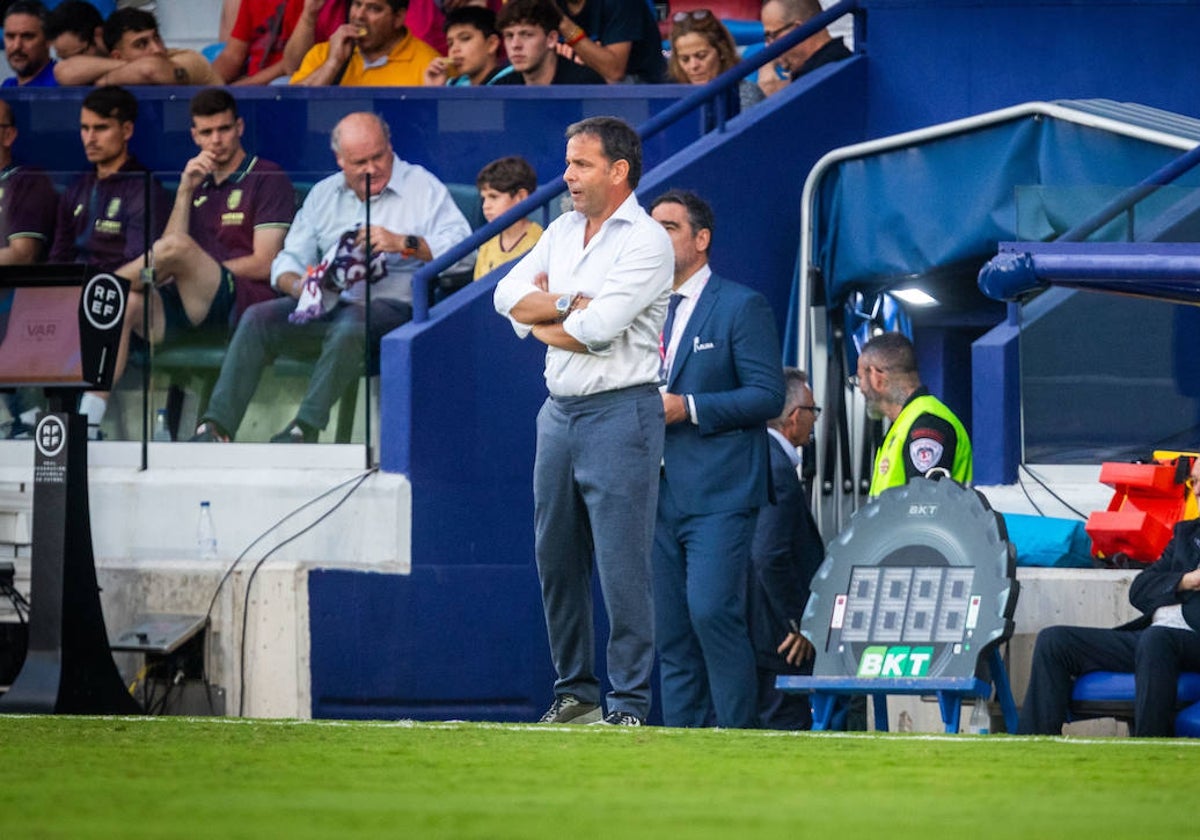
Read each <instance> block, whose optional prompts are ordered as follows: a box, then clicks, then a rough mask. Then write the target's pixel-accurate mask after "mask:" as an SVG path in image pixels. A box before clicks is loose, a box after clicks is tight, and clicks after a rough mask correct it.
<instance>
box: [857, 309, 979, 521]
mask: <svg viewBox="0 0 1200 840" xmlns="http://www.w3.org/2000/svg"><path fill="white" fill-rule="evenodd" d="M855 379H856V380H857V382H858V387H859V390H860V391H862V395H863V397H865V398H866V401H867V414H868V416H870V417H871V418H872V419H875V420H881V419H883V418H884V417H886V418H888V420H890V421H891V426H890V427H889V428H888V431H887V434H886V435H885V436H884V438H883V444H882V445H881V446H880V447H879V452H878V453H877V454H876V456H875V470H874V472H873V474H872V476H871V489H870V492H869V495H870V497H871V498H875V497H876V496H878V495H879V494H880V493H882V492H883V491H884V490H887V489H888V488H890V487H901V486H903V485H904V484H906V483H908V480H909V479H910V478H916V477H919V476H924V475H927V474H928V473H929V472H930V470H934V469H939V468H940V469H943V470H945V471H946V473H948V474H949V475H950V477H951V478H953V479H954V480H955V481H958V482H961V483H963V484H969V483H970V481H971V478H972V473H973V471H972V467H971V440H970V438H969V437H967V431H966V429H965V428H964V427H963V424H962V422H961V421H959V419H958V418H957V417H955V416H954V412H953V411H951V410H950V409H949V408H948V407H947V406H946V404H945V403H943V402H942V401H941V400H939V399H938V398H937V397H935V396H933V395H932V394H931V393H929V389H928V388H926V387H924V386H923V385H922V384H921V378H920V376H919V375H918V373H917V358H916V353H915V352H914V351H913V345H912V342H911V341H909V340H908V339H907V338H906V337H904V336H903V335H901V334H900V333H896V332H888V333H883V334H881V335H877V336H875V337H874V338H872V339H871V340H870V341H868V342H867V344H866V345H865V346H864V347H863V349H862V352H861V353H859V356H858V375H857V376H856V377H855Z"/></svg>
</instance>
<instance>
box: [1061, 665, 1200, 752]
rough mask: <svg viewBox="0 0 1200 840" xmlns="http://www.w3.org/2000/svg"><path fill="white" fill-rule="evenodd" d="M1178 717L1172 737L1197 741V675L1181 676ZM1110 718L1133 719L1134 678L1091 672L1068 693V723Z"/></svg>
mask: <svg viewBox="0 0 1200 840" xmlns="http://www.w3.org/2000/svg"><path fill="white" fill-rule="evenodd" d="M1177 691H1178V701H1177V702H1178V705H1179V713H1178V715H1177V716H1176V718H1175V734H1176V735H1178V736H1180V737H1182V738H1200V674H1180V675H1179V684H1178V689H1177ZM1105 717H1111V718H1116V719H1117V720H1122V721H1125V722H1127V723H1128V722H1129V721H1131V720H1132V719H1133V674H1126V673H1118V672H1115V671H1092V672H1091V673H1088V674H1084V675H1083V676H1081V677H1079V679H1077V680H1075V687H1074V689H1073V690H1072V692H1071V720H1088V719H1092V718H1105Z"/></svg>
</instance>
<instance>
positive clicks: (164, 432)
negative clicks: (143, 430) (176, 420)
mask: <svg viewBox="0 0 1200 840" xmlns="http://www.w3.org/2000/svg"><path fill="white" fill-rule="evenodd" d="M150 439H151V440H170V439H171V431H170V430H169V429H168V428H167V410H166V409H165V408H160V409H159V410H158V411H157V412H155V414H154V432H153V433H152V434H151V435H150Z"/></svg>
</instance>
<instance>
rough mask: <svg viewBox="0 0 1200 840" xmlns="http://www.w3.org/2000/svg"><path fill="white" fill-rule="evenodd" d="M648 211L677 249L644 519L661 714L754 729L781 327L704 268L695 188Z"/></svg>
mask: <svg viewBox="0 0 1200 840" xmlns="http://www.w3.org/2000/svg"><path fill="white" fill-rule="evenodd" d="M650 215H652V216H653V217H654V218H655V219H656V220H657V221H658V222H659V223H660V224H661V225H662V226H663V227H664V228H665V229H666V231H667V233H668V235H669V236H670V237H671V242H672V244H673V246H674V248H675V276H674V293H673V294H672V295H671V299H670V302H669V304H668V309H667V321H666V324H665V325H664V327H663V339H662V357H663V364H662V371H661V372H662V379H663V383H664V384H663V386H662V388H663V393H662V398H663V413H664V415H665V420H666V423H667V429H666V440H665V443H664V449H663V467H662V478H661V479H660V482H659V497H658V515H657V520H656V523H655V531H654V611H655V636H656V639H657V647H658V654H659V667H660V671H661V675H662V703H663V720H664V722H665V723H666V724H667V725H668V726H709V725H711V724H712V723H714V722H715V723H716V724H717V725H718V726H722V727H754V726H755V725H756V719H757V713H756V704H757V682H756V673H755V658H754V649H753V647H752V646H751V643H750V636H749V632H748V630H747V626H746V585H747V577H748V573H749V554H750V542H751V539H752V537H753V534H754V522H755V515H756V512H757V510H758V508H759V507H761V506H762V505H765V504H767V502H768V501H769V499H770V496H771V493H770V467H769V456H768V438H767V429H766V421H767V420H769V419H771V418H774V417H775V416H777V415H778V414H779V412H780V411H781V410H782V408H783V399H784V385H783V373H782V370H781V368H780V365H779V358H780V353H779V338H778V335H777V332H776V330H775V319H774V316H773V314H772V312H771V307H770V305H769V304H768V303H767V300H766V298H764V297H763V296H762V295H760V294H759V293H757V292H755V291H752V290H751V289H748V288H746V287H745V286H742V285H740V284H738V283H733V282H731V281H729V280H725V279H723V278H721V277H719V276H717V275H715V274H713V273H712V271H711V269H710V268H709V266H708V253H709V246H710V244H711V242H712V232H713V215H712V210H711V209H710V208H709V206H708V205H707V204H706V203H705V202H704V201H703V200H702V199H701V198H699V197H698V196H696V195H694V194H693V193H689V192H683V191H675V190H673V191H671V192H668V193H666V194H664V195H662V196H659V198H658V199H656V200H655V201H654V203H653V204H652V205H651V214H650Z"/></svg>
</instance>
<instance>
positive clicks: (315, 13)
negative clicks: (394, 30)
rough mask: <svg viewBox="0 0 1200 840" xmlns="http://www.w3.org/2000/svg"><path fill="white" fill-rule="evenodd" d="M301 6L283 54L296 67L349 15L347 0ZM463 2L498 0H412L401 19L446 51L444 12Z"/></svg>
mask: <svg viewBox="0 0 1200 840" xmlns="http://www.w3.org/2000/svg"><path fill="white" fill-rule="evenodd" d="M303 2H304V10H303V12H302V14H301V16H300V20H299V21H298V22H297V25H296V28H295V29H294V30H293V31H292V36H291V37H290V38H289V39H288V43H287V48H286V49H285V51H284V55H285V56H286V58H287V61H288V66H289V67H298V66H299V65H300V62H301V61H302V60H303V58H304V54H305V53H307V52H308V51H309V50H310V49H311V48H312V46H313V44H318V43H320V42H321V41H328V40H329V39H330V38H331V37H333V33H334V30H336V29H337V28H338V26H340V25H341V24H343V23H345V22H346V21H347V19H348V18H349V13H350V0H303ZM462 6H486V7H487V8H490V9H491V10H492V11H493V12H495V11H498V10H499V9H500V6H501V0H411V2H410V3H409V6H408V13H407V14H406V15H405V19H404V23H405V26H407V27H408V30H409V31H410V32H411V33H412V34H413V35H415V36H416V37H417V39H418V40H421V41H424V42H425V43H426V44H429V46H431V47H433V48H434V49H435V50H436V51H437V52H438V53H439V54H444V53H445V52H446V48H447V44H446V36H445V19H444V17H443V13H444V12H449V11H452V10H454V9H457V8H460V7H462Z"/></svg>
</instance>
